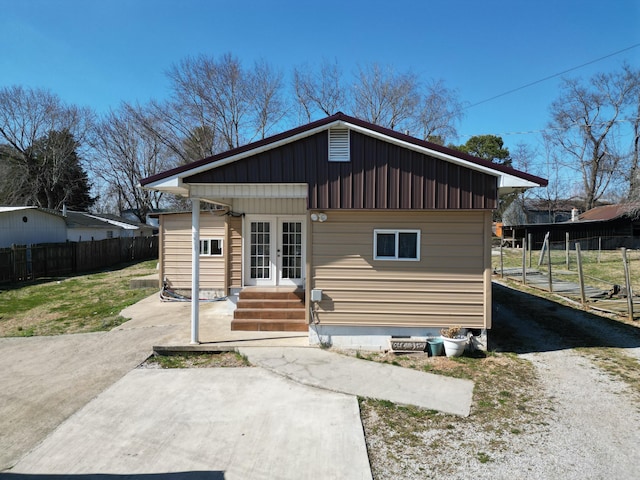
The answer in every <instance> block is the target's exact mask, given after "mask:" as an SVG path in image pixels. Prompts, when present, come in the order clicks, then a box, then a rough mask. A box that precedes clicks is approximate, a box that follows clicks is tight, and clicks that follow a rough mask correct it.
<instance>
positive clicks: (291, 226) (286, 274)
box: [282, 222, 302, 279]
mask: <svg viewBox="0 0 640 480" xmlns="http://www.w3.org/2000/svg"><path fill="white" fill-rule="evenodd" d="M293 232H302V222H283V224H282V278H289V279H300V278H302V234H301V233H299V234H294V233H293Z"/></svg>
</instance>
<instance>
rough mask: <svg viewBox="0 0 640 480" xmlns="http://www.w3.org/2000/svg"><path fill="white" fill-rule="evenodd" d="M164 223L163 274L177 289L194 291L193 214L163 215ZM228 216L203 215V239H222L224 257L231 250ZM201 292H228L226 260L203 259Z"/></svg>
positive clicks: (161, 253)
mask: <svg viewBox="0 0 640 480" xmlns="http://www.w3.org/2000/svg"><path fill="white" fill-rule="evenodd" d="M161 218H162V220H161V224H160V228H161V237H162V239H163V241H162V245H161V251H160V256H161V262H160V266H161V274H162V278H163V279H165V278H166V279H167V281H168V283H169V286H170V287H171V288H173V289H176V290H186V289H190V288H191V214H190V213H181V214H172V215H163V216H162V217H161ZM225 223H226V217H225V216H220V215H218V214H212V213H209V212H202V213H201V214H200V238H201V239H205V238H222V239H223V244H222V249H223V254H224V252H225V250H226V249H227V248H228V246H227V243H228V242H227V240H226V238H225ZM200 289H201V290H224V289H225V260H224V255H223V256H221V257H207V256H200Z"/></svg>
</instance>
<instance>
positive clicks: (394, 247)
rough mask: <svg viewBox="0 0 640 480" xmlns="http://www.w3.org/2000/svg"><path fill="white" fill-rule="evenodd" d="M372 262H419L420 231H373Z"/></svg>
mask: <svg viewBox="0 0 640 480" xmlns="http://www.w3.org/2000/svg"><path fill="white" fill-rule="evenodd" d="M373 258H374V260H412V261H417V260H420V230H374V231H373Z"/></svg>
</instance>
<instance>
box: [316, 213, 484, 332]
mask: <svg viewBox="0 0 640 480" xmlns="http://www.w3.org/2000/svg"><path fill="white" fill-rule="evenodd" d="M326 213H327V216H328V220H327V221H326V222H323V223H319V222H312V224H311V228H312V229H313V232H312V234H311V237H312V248H311V251H312V260H311V265H312V272H311V281H310V283H311V288H319V289H322V290H323V301H322V302H320V304H319V306H318V307H317V316H316V319H317V320H319V322H320V323H321V324H326V325H359V326H407V327H414V326H415V327H437V326H443V325H454V324H459V325H462V326H464V327H469V328H484V327H485V326H486V325H485V324H486V318H485V317H486V311H485V305H484V301H485V298H486V296H487V293H486V289H487V288H490V283H489V286H488V287H487V284H486V266H485V264H486V258H487V256H486V254H485V242H486V236H487V234H486V229H487V225H488V222H487V221H486V215H485V212H472V211H464V212H452V211H447V212H435V211H430V212H402V211H397V212H385V213H381V212H357V213H355V212H344V211H342V212H339V211H328V212H326ZM381 228H382V229H420V231H421V241H420V260H419V261H389V260H386V261H385V260H374V259H373V235H374V234H373V232H374V229H381ZM489 231H490V230H489Z"/></svg>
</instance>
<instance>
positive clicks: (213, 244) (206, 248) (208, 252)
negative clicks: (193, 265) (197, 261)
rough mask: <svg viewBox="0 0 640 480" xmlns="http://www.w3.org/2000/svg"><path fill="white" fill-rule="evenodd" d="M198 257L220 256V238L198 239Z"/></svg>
mask: <svg viewBox="0 0 640 480" xmlns="http://www.w3.org/2000/svg"><path fill="white" fill-rule="evenodd" d="M200 255H202V256H209V257H220V256H222V239H221V238H202V239H200Z"/></svg>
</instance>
